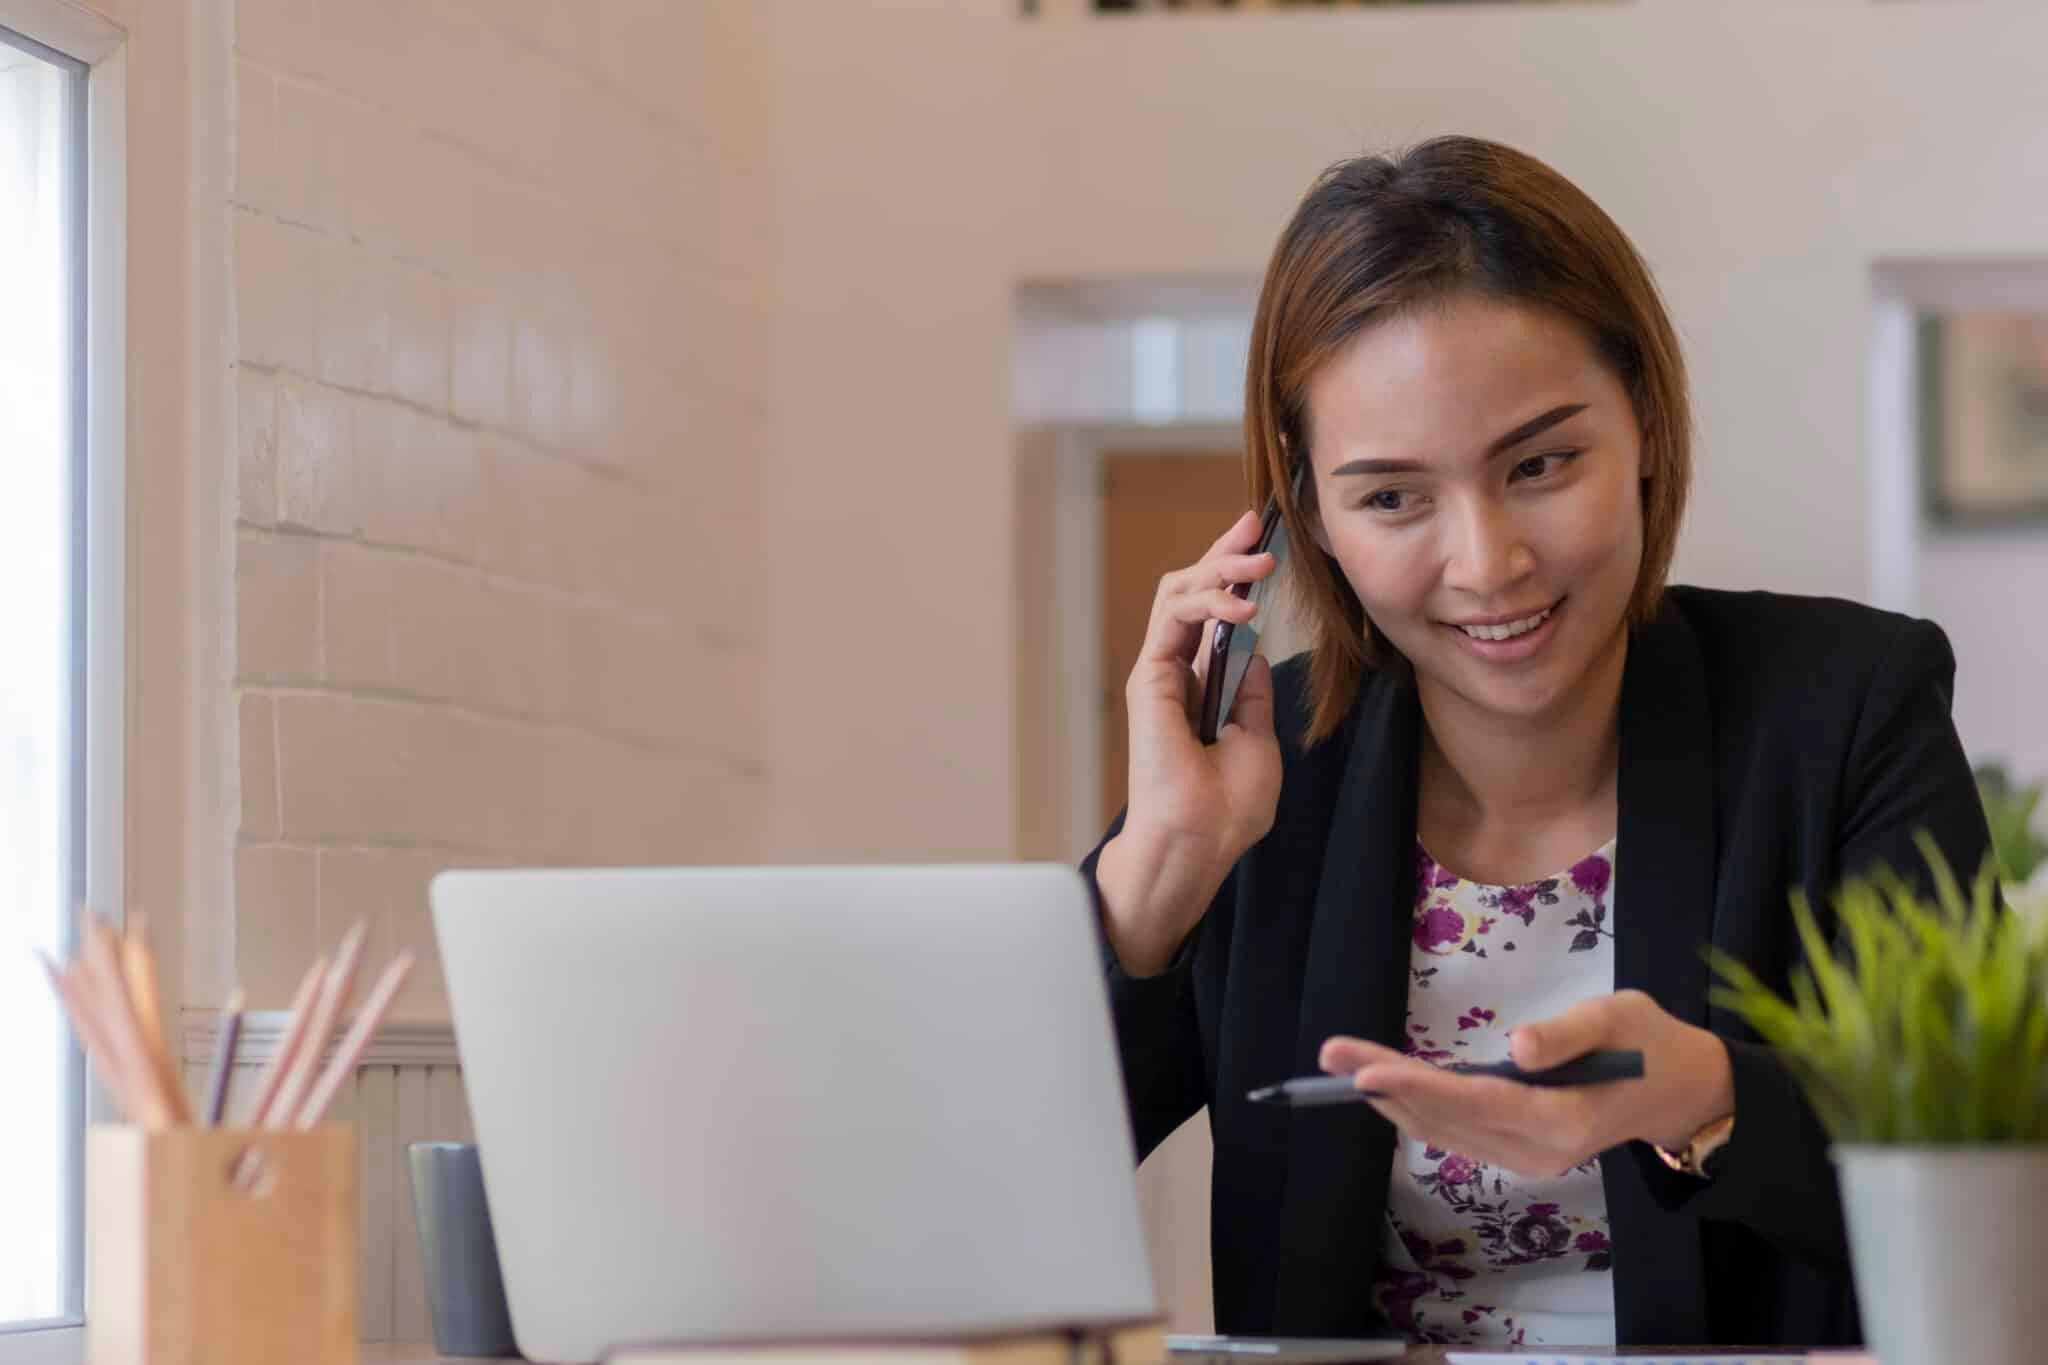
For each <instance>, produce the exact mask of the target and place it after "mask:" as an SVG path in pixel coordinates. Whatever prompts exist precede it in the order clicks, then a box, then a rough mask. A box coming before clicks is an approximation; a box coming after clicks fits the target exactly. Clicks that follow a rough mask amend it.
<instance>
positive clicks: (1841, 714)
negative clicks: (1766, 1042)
mask: <svg viewBox="0 0 2048 1365" xmlns="http://www.w3.org/2000/svg"><path fill="white" fill-rule="evenodd" d="M1954 674H1955V658H1954V655H1953V654H1952V653H1951V652H1950V650H1949V646H1948V640H1947V638H1946V637H1945V636H1944V635H1943V634H1942V632H1941V631H1940V629H1939V628H1937V627H1935V626H1934V625H1932V624H1930V623H1928V622H1925V621H1918V620H1914V619H1911V618H1909V617H1904V616H1898V615H1893V614H1891V613H1888V612H1880V611H1876V610H1873V609H1871V608H1868V607H1862V606H1858V605H1855V604H1853V603H1848V602H1841V601H1834V600H1826V599H1816V598H1798V597H1787V596H1781V595H1777V594H1771V593H1730V592H1714V591H1707V590H1703V589H1697V588H1673V589H1671V590H1670V591H1669V593H1668V594H1667V595H1666V598H1665V601H1664V604H1663V607H1662V609H1661V611H1660V614H1659V616H1658V618H1657V620H1656V621H1655V622H1653V623H1652V624H1651V625H1649V626H1647V627H1645V628H1642V629H1639V630H1637V631H1636V632H1635V634H1634V636H1633V637H1632V639H1631V642H1630V646H1629V653H1628V660H1627V664H1626V667H1625V671H1624V675H1623V680H1622V688H1621V774H1620V788H1619V790H1620V796H1619V808H1620V829H1619V831H1618V834H1619V845H1618V847H1619V848H1620V857H1619V858H1618V860H1617V865H1618V868H1619V872H1618V874H1617V878H1616V883H1615V897H1616V899H1615V967H1614V974H1615V988H1616V989H1617V990H1620V989H1625V988H1628V987H1636V988H1639V989H1641V990H1643V991H1646V992H1648V993H1649V994H1650V995H1651V996H1652V997H1654V998H1655V999H1656V1001H1657V1002H1658V1003H1659V1004H1660V1005H1662V1006H1663V1007H1664V1008H1665V1009H1666V1010H1668V1011H1669V1012H1670V1013H1672V1014H1673V1015H1675V1016H1677V1017H1678V1018H1680V1019H1683V1020H1686V1021H1687V1022H1689V1023H1693V1024H1697V1025H1702V1026H1704V1027H1706V1028H1709V1029H1711V1030H1713V1031H1714V1032H1715V1033H1717V1034H1720V1035H1721V1036H1722V1037H1723V1038H1725V1039H1727V1040H1728V1051H1729V1056H1730V1058H1731V1060H1732V1062H1733V1067H1734V1083H1735V1097H1736V1113H1737V1119H1736V1126H1735V1136H1734V1138H1733V1139H1732V1140H1731V1141H1730V1143H1729V1144H1728V1146H1727V1147H1726V1148H1724V1149H1723V1156H1722V1157H1721V1158H1720V1160H1719V1162H1718V1166H1717V1175H1716V1178H1715V1179H1714V1180H1712V1181H1711V1182H1703V1181H1700V1180H1698V1179H1696V1178H1694V1177H1691V1176H1687V1175H1681V1174H1678V1173H1675V1172H1672V1171H1670V1170H1668V1169H1666V1168H1665V1167H1664V1166H1663V1165H1661V1164H1660V1163H1659V1161H1658V1160H1657V1157H1656V1155H1655V1153H1654V1152H1652V1151H1651V1150H1650V1149H1649V1148H1648V1147H1647V1146H1645V1145H1644V1144H1642V1143H1639V1142H1638V1143H1630V1144H1627V1145H1625V1146H1623V1147H1618V1148H1614V1149H1612V1150H1610V1151H1607V1152H1605V1153H1603V1154H1602V1155H1601V1158H1600V1168H1601V1177H1602V1180H1603V1183H1604V1185H1605V1189H1606V1195H1607V1208H1608V1217H1609V1220H1610V1226H1611V1229H1612V1236H1613V1241H1614V1248H1615V1258H1614V1287H1615V1314H1616V1324H1615V1326H1616V1332H1617V1335H1618V1338H1619V1340H1620V1341H1621V1342H1623V1343H1624V1344H1632V1345H1633V1344H1641V1345H1715V1344H1729V1345H1758V1344H1765V1343H1771V1344H1778V1343H1782V1344H1787V1345H1827V1344H1855V1343H1856V1342H1857V1341H1858V1340H1859V1338H1860V1335H1861V1332H1860V1328H1859V1326H1858V1322H1857V1316H1856V1305H1855V1300H1854V1297H1853V1291H1852V1285H1851V1281H1850V1276H1849V1263H1848V1250H1847V1246H1846V1242H1845V1237H1844V1232H1843V1225H1842V1211H1841V1203H1840V1196H1839V1193H1838V1191H1837V1188H1836V1184H1835V1175H1834V1170H1833V1168H1832V1166H1831V1165H1830V1163H1829V1159H1828V1139H1827V1136H1826V1134H1825V1132H1824V1131H1823V1130H1822V1129H1821V1127H1820V1126H1819V1124H1818V1122H1817V1121H1816V1119H1815V1117H1814V1114H1813V1111H1812V1109H1811V1107H1810V1106H1809V1105H1808V1104H1807V1103H1806V1101H1805V1100H1804V1098H1803V1097H1802V1095H1801V1094H1800V1092H1799V1091H1798V1089H1797V1087H1796V1086H1795V1084H1794V1082H1793V1080H1792V1078H1791V1075H1790V1074H1789V1072H1788V1071H1787V1070H1786V1068H1785V1067H1784V1065H1783V1064H1782V1063H1781V1062H1780V1061H1779V1060H1778V1058H1777V1057H1776V1055H1775V1054H1774V1053H1773V1052H1772V1051H1771V1050H1770V1049H1768V1048H1766V1047H1764V1046H1762V1045H1761V1044H1760V1043H1758V1042H1757V1041H1756V1038H1755V1035H1754V1034H1753V1033H1751V1032H1750V1031H1749V1030H1748V1029H1747V1028H1746V1027H1745V1026H1744V1025H1743V1024H1742V1023H1741V1022H1740V1021H1739V1020H1737V1019H1735V1018H1733V1017H1730V1016H1729V1015H1727V1014H1725V1013H1724V1012H1722V1011H1720V1010H1718V1009H1713V1008H1710V1007H1709V1006H1708V1004H1707V991H1708V987H1709V984H1710V983H1709V972H1708V969H1707V966H1706V963H1705V961H1704V959H1703V957H1702V953H1701V949H1702V946H1703V945H1705V944H1707V943H1713V944H1715V945H1718V946H1719V947H1721V948H1724V949H1726V950H1727V951H1729V952H1731V953H1733V954H1735V955H1736V956H1737V957H1740V958H1741V959H1743V960H1744V961H1745V962H1747V963H1749V964H1750V966H1751V967H1752V968H1754V969H1755V970H1756V971H1757V972H1758V973H1759V975H1761V976H1762V977H1763V979H1764V980H1765V981H1767V982H1770V983H1772V984H1773V985H1774V986H1776V987H1778V988H1779V989H1780V990H1783V989H1785V983H1786V978H1787V973H1788V970H1789V969H1790V968H1791V966H1792V965H1793V964H1794V963H1795V962H1797V961H1798V960H1799V957H1800V951H1799V945H1798V942H1797V937H1796V935H1795V933H1794V932H1793V927H1792V921H1791V915H1790V913H1789V911H1788V909H1787V900H1786V893H1787V891H1788V890H1789V889H1790V888H1793V887H1803V888H1805V890H1806V892H1807V894H1808V895H1809V896H1812V897H1813V898H1814V902H1815V905H1816V908H1817V909H1820V908H1823V898H1824V897H1825V896H1826V895H1827V893H1828V892H1829V891H1830V889H1831V888H1832V887H1833V886H1834V885H1835V884H1836V883H1837V882H1838V881H1839V880H1840V879H1841V878H1842V877H1843V876H1845V875H1847V874H1849V873H1853V872H1858V871H1861V870H1864V869H1867V868H1869V867H1870V866H1872V865H1873V864H1876V863H1879V862H1883V863H1888V864H1889V865H1891V866H1892V867H1893V868H1894V869H1896V870H1897V871H1899V872H1900V873H1902V874H1906V875H1909V876H1911V875H1915V873H1916V871H1918V870H1920V869H1921V861H1920V858H1919V855H1918V853H1917V852H1916V850H1915V849H1914V847H1913V844H1912V834H1913V831H1914V830H1915V829H1918V828H1921V827H1925V828H1926V829H1928V830H1929V831H1931V832H1932V834H1933V836H1934V838H1935V839H1936V841H1937V842H1938V843H1939V844H1940V845H1941V847H1942V848H1943V849H1944V850H1945V851H1946V852H1947V854H1948V857H1949V860H1950V862H1951V863H1952V864H1953V865H1954V866H1955V867H1956V868H1957V869H1958V870H1959V871H1962V872H1965V873H1973V872H1975V871H1976V869H1977V868H1978V866H1979V864H1980V863H1981V862H1982V860H1983V858H1984V856H1985V853H1986V850H1987V848H1988V847H1989V836H1988V834H1987V831H1986V828H1985V822H1984V815H1983V810H1982V807H1981V805H1980V804H1979V801H1978V797H1977V794H1976V789H1975V786H1974V784H1973V781H1972V777H1971V773H1970V768H1969V765H1968V763H1967V761H1966V760H1965V758H1964V755H1963V748H1962V745H1961V743H1960V742H1959V741H1958V739H1957V737H1956V731H1955V727H1954V725H1953V723H1952V722H1951V721H1950V719H1949V699H1950V686H1951V683H1952V681H1953V678H1954ZM1304 678H1305V672H1304V670H1303V668H1302V667H1301V666H1300V664H1299V662H1291V663H1289V664H1285V665H1283V666H1281V667H1280V668H1279V669H1277V670H1275V691H1276V695H1275V716H1276V727H1277V729H1278V730H1279V734H1280V744H1281V752H1282V755H1283V760H1284V763H1285V774H1286V775H1285V778H1284V780H1283V782H1282V785H1281V790H1280V801H1279V808H1278V811H1277V814H1276V816H1275V818H1274V823H1273V828H1272V830H1271V831H1270V832H1269V833H1268V834H1267V835H1266V837H1265V838H1264V839H1262V840H1261V841H1260V842H1259V843H1258V844H1257V845H1255V846H1254V847H1253V848H1252V849H1251V850H1250V851H1249V852H1248V853H1246V854H1245V855H1244V857H1243V858H1242V859H1241V860H1239V862H1238V864H1237V866H1236V868H1235V869H1234V870H1233V871H1232V873H1231V874H1230V877H1229V879H1228V880H1227V881H1226V882H1225V883H1224V885H1223V889H1222V890H1221V892H1219V893H1218V895H1217V897H1216V899H1215V901H1214V902H1213V903H1212V904H1211V905H1210V907H1209V910H1208V913H1207V915H1206V916H1205V917H1204V918H1203V920H1202V922H1201V924H1200V926H1199V927H1198V928H1197V929H1196V930H1195V931H1194V932H1193V933H1192V934H1191V935H1190V936H1189V938H1188V940H1187V941H1186V942H1185V943H1184V944H1182V945H1181V948H1180V949H1179V951H1178V952H1177V953H1176V954H1175V957H1174V960H1173V963H1172V965H1170V966H1169V967H1168V968H1167V970H1166V971H1164V972H1163V973H1161V974H1159V975H1157V976H1152V977H1146V978H1142V979H1141V978H1134V977H1131V976H1129V975H1127V974H1126V973H1125V972H1124V971H1123V970H1122V969H1121V967H1119V966H1118V964H1117V962H1116V959H1115V955H1114V954H1112V953H1109V952H1108V951H1107V948H1106V946H1105V952H1104V956H1105V962H1106V967H1107V970H1108V974H1109V994H1110V1002H1111V1007H1112V1011H1113V1013H1114V1015H1115V1021H1116V1033H1117V1041H1118V1046H1119V1049H1120V1051H1121V1054H1122V1062H1123V1075H1124V1084H1125V1089H1126V1094H1127V1097H1128V1099H1129V1103H1130V1111H1131V1122H1132V1126H1133V1128H1134V1130H1135V1137H1136V1140H1137V1147H1138V1154H1139V1156H1140V1158H1141V1159H1142V1158H1143V1156H1144V1154H1145V1153H1147V1152H1149V1151H1151V1149H1152V1148H1153V1147H1154V1146H1156V1145H1158V1143H1159V1142H1160V1141H1161V1140H1162V1139H1164V1138H1165V1137H1166V1136H1167V1135H1168V1134H1170V1133H1171V1132H1172V1131H1173V1130H1174V1129H1175V1128H1176V1127H1178V1126H1179V1125H1180V1123H1181V1122H1182V1121H1183V1120H1185V1119H1186V1118H1188V1117H1189V1116H1190V1115H1191V1114H1193V1113H1194V1112H1195V1111H1196V1110H1197V1109H1198V1108H1200V1107H1201V1106H1202V1105H1204V1104H1206V1105H1208V1106H1209V1128H1210V1132H1211V1134H1212V1135H1213V1137H1214V1141H1215V1152H1216V1156H1215V1166H1214V1171H1213V1175H1212V1206H1211V1224H1210V1245H1211V1254H1212V1258H1213V1263H1214V1282H1215V1296H1216V1323H1217V1328H1218V1330H1219V1331H1225V1332H1242V1333H1257V1334H1283V1335H1289V1336H1310V1337H1327V1336H1347V1335H1358V1334H1361V1333H1367V1332H1375V1331H1384V1330H1385V1324H1384V1323H1383V1322H1382V1321H1380V1320H1379V1319H1378V1317H1377V1315H1376V1314H1375V1313H1374V1312H1373V1310H1372V1308H1371V1306H1370V1304H1369V1302H1368V1292H1367V1291H1368V1288H1369V1286H1370V1284H1371V1283H1372V1280H1373V1276H1374V1271H1375V1267H1376V1265H1377V1261H1378V1257H1379V1253H1380V1247H1381V1243H1382V1239H1383V1238H1384V1237H1385V1236H1386V1194H1387V1183H1388V1179H1389V1174H1390V1171H1391V1163H1392V1160H1393V1152H1394V1137H1395V1135H1394V1130H1393V1128H1392V1126H1391V1125H1389V1124H1387V1123H1386V1122H1385V1121H1383V1120H1381V1119H1380V1118H1379V1117H1378V1115H1377V1114H1375V1113H1373V1112H1372V1111H1371V1110H1370V1109H1369V1108H1367V1107H1366V1106H1363V1105H1360V1106H1355V1107H1354V1106H1347V1107H1345V1108H1342V1109H1335V1110H1331V1109H1321V1110H1310V1111H1307V1112H1305V1113H1301V1114H1290V1113H1289V1112H1287V1111H1284V1110H1277V1109H1271V1108H1266V1107H1254V1106H1252V1105H1250V1104H1247V1103H1246V1102H1245V1099H1244V1095H1245V1092H1246V1091H1248V1090H1250V1089H1251V1088H1252V1087H1254V1086H1259V1085H1265V1084H1267V1083H1269V1082H1272V1081H1277V1080H1280V1079H1282V1078H1284V1077H1287V1076H1294V1075H1301V1074H1307V1073H1312V1072H1314V1071H1315V1070H1316V1052H1317V1049H1318V1047H1319V1046H1320V1045H1321V1043H1322V1041H1323V1040H1324V1039H1325V1038H1327V1037H1329V1036H1330V1035H1331V1034H1333V1033H1346V1034H1353V1035H1356V1036H1360V1037H1365V1038H1372V1039H1376V1040H1378V1041H1379V1042H1382V1043H1385V1044H1387V1045H1389V1046H1397V1045H1398V1044H1399V1041H1400V1037H1401V1033H1402V1028H1403V1023H1404V1018H1405V1013H1406V1007H1407V980H1408V974H1407V968H1408V961H1409V934H1410V925H1411V920H1412V906H1413V903H1414V887H1413V875H1414V874H1413V869H1414V858H1413V857H1412V856H1411V849H1412V847H1413V845H1414V841H1415V801H1416V771H1417V754H1418V744H1419V737H1420V733H1421V710H1420V707H1419V706H1418V704H1417V700H1416V694H1415V690H1414V687H1413V684H1412V682H1410V681H1409V680H1408V679H1407V678H1406V677H1405V675H1404V673H1396V672H1393V671H1388V672H1384V673H1377V674H1372V675H1369V676H1368V678H1367V681H1366V683H1365V685H1364V686H1363V687H1362V688H1361V690H1360V695H1359V697H1358V700H1357V704H1356V705H1355V706H1354V707H1353V708H1352V710H1351V712H1350V714H1349V716H1348V718H1347V719H1346V720H1345V722H1344V724H1343V725H1342V727H1341V728H1340V729H1339V730H1338V731H1337V732H1336V733H1335V734H1333V735H1332V736H1331V737H1330V738H1329V739H1327V740H1325V741H1324V742H1323V743H1322V744H1320V745H1318V746H1316V747H1315V748H1313V749H1311V750H1308V751H1306V752H1303V751H1302V749H1301V747H1300V742H1299V741H1300V736H1301V734H1302V732H1303V730H1304V729H1305V725H1306V709H1305V698H1304ZM1120 823H1121V818H1119V824H1120ZM1111 832H1112V833H1114V832H1115V830H1114V828H1112V831H1111ZM1085 866H1086V868H1087V870H1088V872H1089V876H1090V882H1091V885H1092V884H1093V870H1094V856H1093V855H1090V858H1089V860H1088V862H1087V864H1085ZM1923 884H1924V880H1923Z"/></svg>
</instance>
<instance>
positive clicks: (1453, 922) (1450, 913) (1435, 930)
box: [1415, 905, 1465, 953]
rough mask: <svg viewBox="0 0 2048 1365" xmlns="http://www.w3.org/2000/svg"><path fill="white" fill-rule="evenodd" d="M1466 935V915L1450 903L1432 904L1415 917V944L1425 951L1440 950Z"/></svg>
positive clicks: (1433, 951)
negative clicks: (1452, 907)
mask: <svg viewBox="0 0 2048 1365" xmlns="http://www.w3.org/2000/svg"><path fill="white" fill-rule="evenodd" d="M1464 936H1465V917H1464V916H1463V915H1461V914H1459V913H1458V912H1457V911H1455V910H1453V909H1451V907H1450V906H1448V905H1432V906H1430V907H1429V909H1427V910H1425V911H1423V912H1422V913H1421V914H1419V915H1417V916H1416V917H1415V946H1416V947H1418V948H1420V949H1422V951H1423V952H1425V953H1435V952H1439V951H1440V950H1441V949H1442V948H1443V946H1444V945H1445V944H1447V943H1456V942H1457V941H1458V940H1460V939H1462V938H1463V937H1464Z"/></svg>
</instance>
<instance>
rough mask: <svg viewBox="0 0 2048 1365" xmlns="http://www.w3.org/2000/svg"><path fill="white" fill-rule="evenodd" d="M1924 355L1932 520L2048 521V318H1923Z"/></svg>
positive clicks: (1925, 455)
mask: <svg viewBox="0 0 2048 1365" xmlns="http://www.w3.org/2000/svg"><path fill="white" fill-rule="evenodd" d="M1918 349H1919V361H1920V363H1919V371H1920V383H1919V390H1920V392H1919V400H1920V423H1919V425H1920V469H1921V490H1922V496H1921V507H1922V513H1923V515H1924V517H1925V518H1926V520H1927V521H1928V522H1929V523H1930V524H1932V525H1936V526H1948V527H1982V526H2015V525H2025V524H2044V525H2048V313H2024V312H2012V311H2000V310H1991V309H1978V310H1969V311H1964V312H1956V313H1948V314H1941V315H1928V316H1923V317H1922V318H1921V319H1920V321H1919V327H1918Z"/></svg>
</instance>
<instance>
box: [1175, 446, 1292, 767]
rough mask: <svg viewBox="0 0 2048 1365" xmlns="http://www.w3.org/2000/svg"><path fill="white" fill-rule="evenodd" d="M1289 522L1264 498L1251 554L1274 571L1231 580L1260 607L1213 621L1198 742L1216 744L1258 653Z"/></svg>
mask: <svg viewBox="0 0 2048 1365" xmlns="http://www.w3.org/2000/svg"><path fill="white" fill-rule="evenodd" d="M1305 467H1306V466H1305V462H1304V461H1302V460H1300V459H1296V460H1295V462H1294V473H1293V475H1292V476H1291V478H1290V480H1289V485H1288V488H1289V496H1290V497H1292V498H1293V499H1294V501H1295V503H1296V505H1297V506H1298V505H1299V504H1300V502H1301V481H1302V472H1303V470H1304V468H1305ZM1287 549H1288V545H1287V522H1286V520H1285V519H1284V518H1282V517H1281V515H1280V500H1279V499H1278V498H1277V497H1269V498H1267V499H1266V510H1265V511H1264V512H1263V513H1261V514H1260V517H1259V543H1258V544H1257V545H1256V546H1254V547H1253V550H1252V553H1253V554H1271V555H1272V556H1273V572H1271V573H1269V574H1267V575H1266V576H1265V577H1264V578H1261V579H1260V580H1259V581H1258V582H1256V583H1233V584H1231V585H1230V591H1231V594H1232V595H1233V596H1235V597H1243V598H1249V599H1250V601H1251V602H1252V604H1253V605H1254V606H1256V607H1257V608H1258V614H1257V615H1255V616H1253V617H1252V619H1251V620H1249V621H1247V622H1245V623H1244V624H1242V625H1239V624H1238V623H1237V622H1235V621H1218V622H1216V623H1215V629H1216V635H1215V638H1214V639H1213V640H1212V641H1211V642H1210V644H1209V671H1208V675H1207V677H1206V678H1204V680H1203V682H1202V712H1201V716H1200V717H1199V721H1198V724H1197V725H1196V733H1197V734H1198V735H1200V737H1201V740H1202V743H1204V744H1214V743H1215V742H1216V734H1217V732H1218V731H1219V730H1221V729H1222V728H1223V722H1224V721H1226V720H1228V719H1229V718H1230V708H1231V706H1232V705H1233V704H1235V702H1236V701H1237V688H1238V684H1239V683H1241V682H1243V681H1244V671H1245V669H1247V668H1249V667H1250V666H1251V662H1252V655H1253V654H1255V653H1257V652H1258V648H1259V632H1260V631H1261V630H1263V629H1265V626H1266V622H1267V620H1268V617H1267V615H1266V612H1267V608H1268V606H1269V604H1270V603H1271V601H1272V598H1273V596H1274V593H1275V590H1276V589H1277V587H1278V584H1279V582H1280V570H1281V568H1282V567H1283V566H1284V565H1285V564H1286V563H1287Z"/></svg>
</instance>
